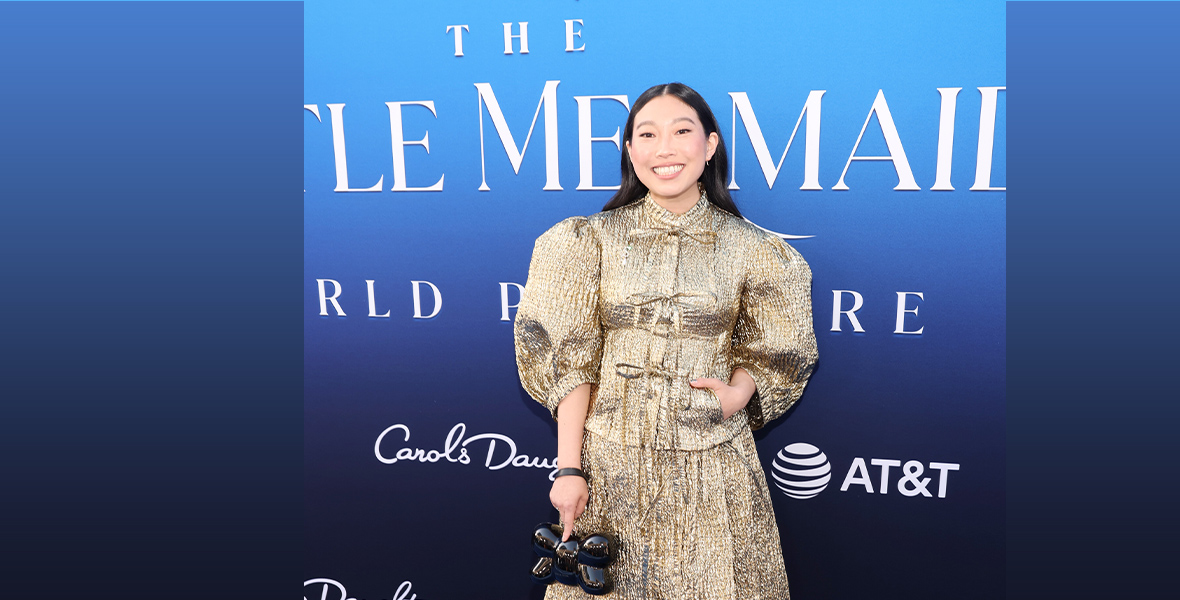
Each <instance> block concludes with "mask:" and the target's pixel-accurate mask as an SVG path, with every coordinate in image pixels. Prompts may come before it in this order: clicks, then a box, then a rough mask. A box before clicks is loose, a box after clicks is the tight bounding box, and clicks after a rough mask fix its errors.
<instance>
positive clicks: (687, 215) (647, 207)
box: [642, 191, 710, 227]
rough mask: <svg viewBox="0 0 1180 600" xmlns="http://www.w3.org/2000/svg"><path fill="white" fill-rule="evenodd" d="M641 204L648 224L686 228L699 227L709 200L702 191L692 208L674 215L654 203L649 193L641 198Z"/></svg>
mask: <svg viewBox="0 0 1180 600" xmlns="http://www.w3.org/2000/svg"><path fill="white" fill-rule="evenodd" d="M642 202H643V215H644V217H645V218H646V219H647V220H648V222H650V223H660V224H664V225H670V226H672V227H688V226H692V225H699V224H700V223H701V222H702V221H704V219H705V217H706V216H708V214H709V204H710V203H709V198H708V196H707V195H705V192H704V191H702V192H701V196H700V198H698V199H697V203H696V204H694V205H693V207H692V208H690V209H688V211H687V212H684V213H681V214H676V213H674V212H672V211H670V210H668V209H666V208H664V207H663V206H660V203H659V202H656V201H655V200H654V199H652V197H651V192H648V194H647V195H646V196H644V197H643V201H642Z"/></svg>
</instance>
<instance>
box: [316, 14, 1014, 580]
mask: <svg viewBox="0 0 1180 600" xmlns="http://www.w3.org/2000/svg"><path fill="white" fill-rule="evenodd" d="M305 6H306V13H305V16H306V21H305V23H306V38H305V52H306V56H305V68H306V78H305V102H306V107H305V108H306V110H305V136H304V140H305V156H306V164H305V173H306V175H305V180H306V193H305V252H306V256H305V307H306V308H305V315H306V320H305V357H306V359H305V360H306V388H305V453H306V454H305V465H306V467H305V468H306V471H305V474H306V524H307V529H306V540H307V553H306V564H305V570H306V583H305V585H304V597H305V598H307V599H308V600H311V599H320V600H337V599H339V600H345V599H351V598H358V599H362V600H363V599H374V598H382V599H384V598H389V599H390V600H393V599H395V598H396V599H410V598H414V597H415V596H417V597H420V598H422V599H423V600H426V599H441V598H453V599H468V598H526V597H539V595H540V593H541V591H542V590H541V588H539V587H537V586H534V585H533V584H532V583H531V582H530V581H529V579H528V576H527V569H528V568H529V566H530V565H531V562H532V556H531V550H530V549H529V547H528V546H527V545H526V541H525V536H526V534H527V530H528V529H529V528H530V527H531V526H532V525H534V524H535V523H537V522H538V521H542V520H549V519H552V518H555V517H556V513H555V512H554V511H553V510H552V509H551V508H550V506H549V503H548V497H547V494H548V488H549V485H550V482H549V479H548V476H549V472H550V468H549V467H548V465H550V464H551V463H550V462H549V461H551V460H552V458H553V457H554V456H555V453H556V436H555V429H554V426H553V423H552V421H551V419H550V418H549V417H548V416H547V414H546V413H545V411H544V410H543V409H542V408H541V407H540V406H539V405H537V404H536V403H535V402H534V401H532V400H531V399H529V398H528V397H527V396H526V395H525V394H524V392H523V390H522V389H521V388H520V385H519V382H518V380H517V377H516V369H515V362H514V356H513V344H512V325H511V318H512V316H514V314H515V311H514V309H513V307H512V306H513V305H515V304H516V302H517V301H518V299H519V288H518V287H517V286H518V285H522V284H524V283H525V278H526V275H527V269H528V262H529V256H530V253H531V251H532V245H533V241H534V240H535V238H536V237H537V236H538V235H540V233H542V232H543V231H545V230H546V229H547V228H548V227H550V226H551V225H552V224H553V223H556V222H557V221H559V220H561V219H563V218H565V217H567V216H570V215H580V214H589V213H592V212H595V211H597V210H598V209H599V208H601V206H602V204H603V203H604V202H605V201H606V199H607V198H609V196H610V195H611V193H612V192H611V191H610V190H609V189H587V188H593V187H600V188H609V187H610V186H612V185H616V184H617V182H618V161H619V150H618V148H617V146H616V145H615V143H614V142H612V141H610V138H611V137H612V135H613V134H615V133H616V131H617V129H618V128H619V127H621V126H622V124H623V122H624V120H625V119H626V114H627V108H626V107H627V105H629V103H630V102H631V101H633V100H634V99H635V98H636V97H637V96H638V95H639V93H641V92H642V91H643V90H644V89H646V88H647V87H649V86H651V85H653V84H656V83H663V82H666V81H674V80H675V81H682V82H684V83H687V84H689V85H691V86H693V87H694V88H696V89H697V90H698V91H700V92H701V93H702V95H704V97H705V98H706V100H708V101H709V103H710V104H711V105H712V107H713V110H714V112H715V113H716V115H717V118H718V121H719V122H720V123H721V124H722V133H723V136H724V137H725V140H726V143H727V144H728V146H729V149H730V155H731V160H733V163H734V164H733V172H734V183H733V184H732V185H731V187H735V186H736V187H737V188H738V189H737V190H736V191H735V192H734V197H735V199H736V200H737V202H738V205H739V206H740V207H741V209H742V211H743V212H744V213H745V214H746V216H747V217H748V218H749V219H750V220H752V221H754V222H755V223H757V224H758V225H760V226H762V227H765V228H767V229H770V230H772V231H775V232H779V233H782V234H785V235H788V236H792V237H791V238H790V239H789V242H790V243H791V244H792V245H793V246H794V247H795V248H796V249H798V250H799V252H800V253H802V255H803V256H804V257H805V258H806V259H807V261H808V262H809V264H810V265H811V267H812V270H813V272H814V282H813V284H814V285H813V296H812V301H813V304H814V315H815V329H816V334H817V337H818V343H819V352H820V362H819V366H818V368H817V370H816V372H815V375H814V376H813V378H812V381H811V383H810V385H809V387H808V388H807V392H806V393H805V394H804V396H803V399H802V400H801V401H800V403H799V404H798V406H797V407H796V408H795V409H793V410H792V411H791V412H790V413H788V415H787V416H786V417H785V418H783V419H780V420H779V421H777V422H774V423H772V424H771V425H770V426H768V427H767V428H765V429H764V430H762V431H760V432H758V434H757V435H756V436H755V437H756V439H757V441H758V447H759V451H760V454H761V456H762V462H763V467H764V468H765V469H766V471H767V473H768V475H772V474H773V473H775V472H777V471H776V469H775V467H774V463H775V461H776V460H777V461H779V462H780V463H781V462H782V459H781V458H780V456H786V455H788V454H790V453H792V452H794V451H799V450H800V448H802V447H801V446H795V447H793V449H792V450H786V448H787V447H788V446H790V445H791V444H795V443H805V444H810V445H812V446H814V447H815V448H817V449H818V450H819V451H822V452H823V453H824V454H825V456H826V457H827V459H828V461H829V464H830V465H831V480H830V482H829V483H828V485H827V487H826V488H824V490H823V491H822V492H820V493H819V494H818V495H816V496H814V497H811V498H807V499H797V498H792V497H789V496H788V495H786V494H785V493H783V492H781V491H780V490H779V489H777V488H775V487H773V486H772V490H771V491H772V496H773V497H774V504H775V511H776V516H777V519H778V524H779V528H780V530H781V532H782V543H783V552H784V555H785V560H786V565H787V572H788V576H789V578H790V581H791V587H792V593H793V594H794V595H795V597H797V598H836V599H843V598H848V599H851V598H863V597H869V596H870V595H872V596H873V597H898V598H901V597H905V598H925V597H929V598H985V597H987V598H994V597H997V596H999V595H1000V594H1001V593H1002V592H1003V582H1004V576H1003V562H1004V561H1003V558H1004V557H1003V543H1004V537H1003V529H1002V527H1003V520H1004V509H1003V498H1004V451H1003V444H1004V435H1003V432H1004V429H1003V426H1004V392H1003V390H1004V343H1005V338H1004V317H1005V314H1004V302H1005V296H1004V293H1005V292H1004V285H1005V279H1004V278H1005V270H1004V261H1005V247H1004V246H1005V241H1004V240H1005V191H1004V189H1003V188H1004V185H1005V180H1006V179H1005V133H1004V132H1005V94H1006V92H1005V91H1004V89H1003V88H1004V86H1005V68H1004V4H1003V3H1002V2H990V1H989V2H977V3H954V4H948V3H942V2H892V3H888V4H884V3H875V2H841V3H799V2H769V1H744V2H740V3H733V4H725V3H717V2H701V1H697V0H683V1H680V2H674V3H672V2H621V1H602V0H583V1H561V2H553V1H541V0H527V1H519V0H518V1H514V2H502V1H495V2H492V1H489V2H479V3H475V2H470V3H465V2H434V3H425V4H413V5H409V4H406V3H394V2H388V1H371V2H370V1H360V0H350V1H348V2H327V1H314V2H307V3H306V4H305ZM506 23H507V24H508V25H507V26H506V25H505V24H506ZM524 23H527V25H523V24H524ZM506 27H507V28H508V30H507V33H506V29H505V28H506ZM506 35H508V36H512V37H509V38H508V39H507V41H506ZM526 45H527V50H528V52H527V53H525V52H524V50H525V48H523V47H522V46H526ZM509 52H510V53H509ZM460 53H461V56H458V54H460ZM530 124H531V125H530ZM530 126H531V129H530ZM530 131H531V134H530ZM793 132H794V134H793ZM858 140H859V141H858ZM526 141H527V145H526ZM788 141H789V142H790V148H789V150H788V151H787V152H786V155H785V158H783V152H784V149H785V148H787V144H788ZM870 157H876V159H872V160H864V159H865V158H870ZM850 158H851V160H850ZM780 160H781V165H780ZM841 181H842V182H843V185H840V183H841ZM414 188H418V189H417V190H416V189H414ZM421 188H435V189H432V190H430V191H425V190H421ZM481 188H482V189H481ZM801 188H809V189H801ZM844 188H847V189H844ZM803 236H806V237H803ZM854 308H855V310H853V309H854ZM838 311H844V312H838ZM834 313H835V316H836V317H838V319H834ZM505 315H506V316H507V318H505ZM772 481H773V480H772ZM479 548H486V550H484V551H477V549H479ZM477 582H478V585H477Z"/></svg>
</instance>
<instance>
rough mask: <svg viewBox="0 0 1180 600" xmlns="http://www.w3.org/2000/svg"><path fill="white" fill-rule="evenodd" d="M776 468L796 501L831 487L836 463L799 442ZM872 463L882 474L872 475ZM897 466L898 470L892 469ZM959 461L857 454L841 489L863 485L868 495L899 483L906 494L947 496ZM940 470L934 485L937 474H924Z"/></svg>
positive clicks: (786, 450)
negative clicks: (924, 460) (902, 459)
mask: <svg viewBox="0 0 1180 600" xmlns="http://www.w3.org/2000/svg"><path fill="white" fill-rule="evenodd" d="M772 464H773V466H774V470H773V471H772V472H771V474H770V475H771V477H772V478H773V479H774V484H775V486H776V487H778V489H780V490H782V492H783V493H784V494H786V495H787V496H789V497H791V498H794V499H796V500H806V499H808V498H814V497H815V496H817V495H818V494H819V493H820V492H822V491H824V490H825V489H827V487H828V483H829V482H830V481H831V480H832V466H831V463H829V462H828V457H827V455H826V454H824V453H823V452H821V451H820V449H819V448H816V447H815V446H813V445H811V444H808V443H806V442H795V443H794V444H790V445H788V446H787V447H785V448H783V449H782V450H780V451H779V453H778V455H777V456H776V457H775V458H774V461H773V463H772ZM869 465H872V466H874V467H878V468H879V470H878V477H877V478H876V479H875V480H874V478H873V477H872V476H871V475H870V472H869ZM893 467H897V468H898V470H897V471H894V470H892V469H893ZM958 470H959V463H947V462H930V463H922V462H921V461H917V460H909V461H904V462H903V461H901V460H896V459H892V458H873V459H870V460H869V461H868V462H867V463H866V462H865V459H863V458H861V457H859V456H858V457H856V458H854V459H852V464H850V465H849V466H848V472H847V474H846V475H844V482H843V483H841V484H840V491H841V492H847V491H849V490H850V489H853V488H863V491H864V492H865V493H868V494H874V493H877V494H888V493H889V489H890V488H891V487H894V486H896V488H897V491H898V493H900V494H901V495H902V496H907V497H913V496H923V497H926V498H931V497H933V496H935V495H937V496H938V497H939V498H946V493H947V479H948V474H949V473H950V472H951V471H958ZM932 471H938V484H937V486H935V485H934V484H933V479H934V478H933V477H932V476H926V477H923V474H925V473H931V472H932Z"/></svg>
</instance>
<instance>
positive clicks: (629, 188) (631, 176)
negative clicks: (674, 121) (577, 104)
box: [602, 82, 742, 217]
mask: <svg viewBox="0 0 1180 600" xmlns="http://www.w3.org/2000/svg"><path fill="white" fill-rule="evenodd" d="M660 96H674V97H676V98H678V99H679V100H681V101H682V102H684V103H685V104H687V105H689V106H691V107H692V109H693V110H695V111H696V113H697V117H699V118H700V120H701V126H703V127H704V128H705V137H706V138H707V137H709V134H710V133H716V134H717V148H716V149H714V150H713V158H711V159H710V160H709V161H708V164H706V165H705V170H704V172H703V173H701V178H700V180H699V181H700V183H701V186H702V187H703V188H704V190H705V194H706V195H707V196H708V198H709V202H712V203H713V205H714V206H716V207H717V208H720V209H721V210H724V211H725V212H727V213H730V214H732V215H733V216H735V217H741V216H742V213H741V212H740V211H738V207H737V205H736V204H734V203H733V198H731V197H730V196H729V190H728V189H726V188H725V185H726V184H725V180H726V178H727V177H729V155H728V154H727V153H726V152H725V138H723V137H721V131H719V129H720V128H719V127H718V126H717V117H714V116H713V111H712V110H711V109H710V108H709V104H708V103H707V102H705V99H704V98H702V97H701V95H700V94H698V93H697V92H696V90H694V89H692V88H690V87H688V86H687V85H684V84H683V83H675V82H674V83H664V84H660V85H656V86H652V87H650V88H647V91H646V92H643V93H642V94H640V95H639V97H638V98H636V99H635V104H634V105H632V106H631V114H629V115H627V126H626V128H625V129H624V130H623V143H624V144H629V143H631V129H632V128H633V127H634V126H635V115H636V114H637V113H638V112H639V111H640V109H642V108H643V107H644V106H645V105H647V103H648V102H651V100H652V98H658V97H660ZM619 170H620V171H621V172H622V176H623V177H622V183H621V184H620V185H619V191H618V192H615V195H614V196H611V199H610V201H609V202H607V203H606V206H603V207H602V210H611V209H613V208H619V207H621V206H626V205H628V204H631V203H632V202H635V201H636V200H639V199H640V198H643V196H644V195H646V194H647V186H646V185H643V182H642V181H639V177H638V176H637V175H635V167H634V166H633V165H632V164H631V159H630V157H628V156H627V153H626V152H623V158H622V160H621V161H619Z"/></svg>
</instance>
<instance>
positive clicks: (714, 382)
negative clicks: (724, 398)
mask: <svg viewBox="0 0 1180 600" xmlns="http://www.w3.org/2000/svg"><path fill="white" fill-rule="evenodd" d="M688 384H689V385H691V386H692V387H694V388H711V389H714V390H719V389H721V388H723V387H726V386H727V385H729V384H727V383H725V382H724V381H721V380H720V379H714V378H712V377H699V378H697V379H693V380H692V381H690V382H688Z"/></svg>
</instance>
